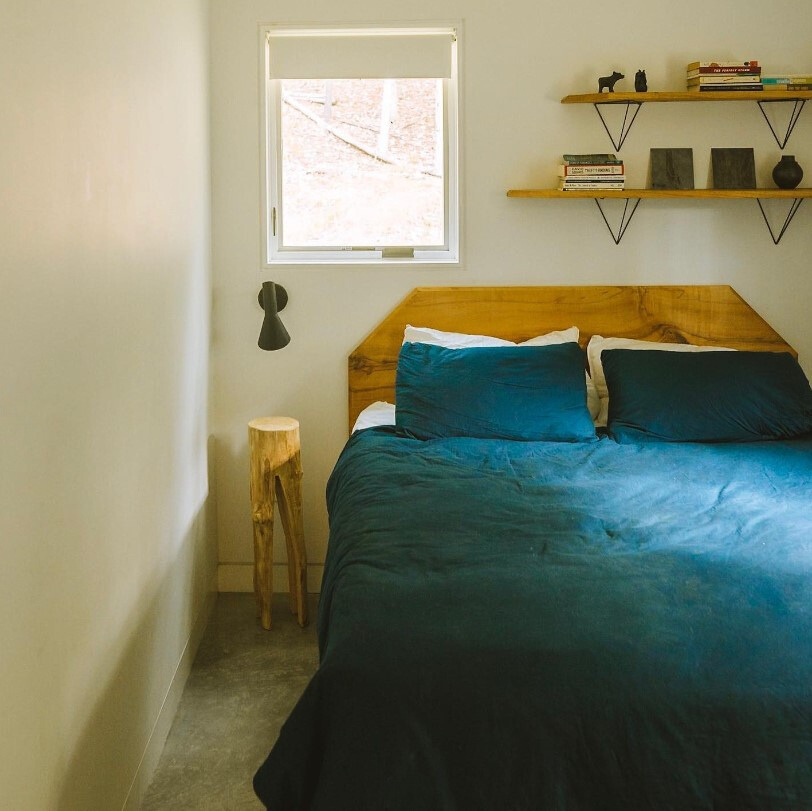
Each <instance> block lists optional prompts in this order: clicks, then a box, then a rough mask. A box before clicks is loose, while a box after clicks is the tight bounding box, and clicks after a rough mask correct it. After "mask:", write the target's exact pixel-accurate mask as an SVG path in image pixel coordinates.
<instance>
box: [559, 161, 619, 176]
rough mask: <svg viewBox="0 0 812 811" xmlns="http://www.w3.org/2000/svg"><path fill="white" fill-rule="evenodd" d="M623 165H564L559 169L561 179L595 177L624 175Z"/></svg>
mask: <svg viewBox="0 0 812 811" xmlns="http://www.w3.org/2000/svg"><path fill="white" fill-rule="evenodd" d="M623 171H624V169H623V164H622V163H580V164H572V163H562V164H561V165H560V166H559V167H558V176H559V177H592V176H594V175H622V174H623Z"/></svg>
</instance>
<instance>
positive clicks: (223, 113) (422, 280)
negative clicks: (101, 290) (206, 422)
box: [212, 0, 812, 590]
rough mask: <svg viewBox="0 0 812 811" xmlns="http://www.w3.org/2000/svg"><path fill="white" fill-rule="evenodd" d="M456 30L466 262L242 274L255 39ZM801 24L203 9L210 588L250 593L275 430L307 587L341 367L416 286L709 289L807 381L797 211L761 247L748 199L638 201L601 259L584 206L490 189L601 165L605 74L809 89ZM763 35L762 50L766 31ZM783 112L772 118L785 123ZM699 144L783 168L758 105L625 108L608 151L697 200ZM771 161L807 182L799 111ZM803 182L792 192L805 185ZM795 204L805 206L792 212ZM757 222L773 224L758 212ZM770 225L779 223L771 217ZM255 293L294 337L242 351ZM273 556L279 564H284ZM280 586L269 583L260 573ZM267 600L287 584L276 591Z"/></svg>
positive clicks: (255, 177)
mask: <svg viewBox="0 0 812 811" xmlns="http://www.w3.org/2000/svg"><path fill="white" fill-rule="evenodd" d="M407 15H408V17H410V18H412V19H421V20H435V19H441V20H446V19H462V20H464V35H465V39H464V53H463V59H464V67H463V70H464V99H463V102H464V106H463V115H464V120H463V126H462V144H463V149H464V166H463V173H462V174H463V181H464V195H463V212H464V217H465V220H464V238H465V241H464V253H465V261H464V264H463V266H462V267H461V268H460V269H459V270H430V269H419V268H415V269H402V268H401V269H390V268H387V269H374V268H358V267H353V268H350V267H324V268H313V267H293V266H289V267H279V268H276V269H273V270H269V271H264V270H262V267H261V258H260V224H259V223H260V214H259V200H260V174H259V155H260V138H259V133H260V126H259V104H258V99H259V87H258V70H257V59H258V56H257V48H258V45H257V41H258V36H257V27H258V23H267V22H281V23H343V22H356V21H372V22H375V21H381V22H386V21H402V20H403V19H404V17H405V16H407ZM810 25H812V8H811V7H809V6H806V5H804V4H798V3H797V2H787V0H777V2H774V3H772V4H770V6H769V11H768V12H765V6H764V5H763V4H759V3H755V2H752V1H751V0H719V2H716V3H712V4H708V3H706V2H700V0H682V2H680V3H674V2H667V0H649V2H647V3H636V4H634V5H632V4H628V3H627V4H622V3H621V4H606V3H603V2H598V1H597V0H586V1H585V2H583V3H580V4H578V5H577V6H573V4H571V3H561V2H549V0H543V1H542V2H538V0H510V2H504V3H494V2H492V0H415V2H412V3H410V4H408V6H404V5H403V3H402V2H399V1H398V2H394V0H351V1H350V0H313V1H312V2H308V3H305V4H302V3H301V2H294V0H276V2H270V1H269V0H213V2H212V173H213V234H214V239H213V246H214V252H213V258H214V301H215V309H214V341H213V364H214V370H215V381H216V386H215V434H216V438H217V439H216V442H217V459H218V469H217V485H216V490H217V500H218V534H219V546H220V587H221V589H223V590H229V589H250V584H251V574H250V573H251V567H250V562H251V559H252V557H251V556H252V547H251V523H250V515H249V510H248V503H247V494H246V470H247V454H246V427H245V424H246V422H247V421H248V420H249V419H251V418H252V417H255V416H259V415H264V414H284V415H290V416H294V417H297V418H298V419H299V420H300V422H301V433H302V442H303V452H302V456H303V466H304V470H305V479H304V487H305V493H304V499H305V510H306V514H305V522H306V525H305V531H306V534H307V542H308V554H309V558H310V560H311V562H313V563H314V564H316V565H314V566H313V567H311V578H310V581H311V585H313V584H315V583H317V582H318V577H319V575H320V567H319V566H318V565H317V564H318V563H319V562H321V561H323V556H324V552H325V545H326V538H327V518H326V511H325V507H324V486H325V482H326V479H327V476H328V475H329V472H330V470H331V468H332V466H333V464H334V462H335V459H336V457H337V455H338V453H339V451H340V450H341V447H342V444H343V442H344V440H345V438H346V422H347V418H346V413H347V405H346V358H347V355H348V354H349V353H350V352H351V351H352V349H353V348H354V347H355V346H356V345H357V344H358V343H359V342H360V340H361V339H362V338H363V337H364V336H365V334H366V333H367V332H368V331H369V330H370V329H371V328H372V326H373V325H374V324H376V323H377V322H378V321H379V320H380V319H381V317H382V316H383V315H384V314H385V313H386V312H388V311H389V310H390V309H391V308H392V307H393V306H394V305H395V304H396V303H397V302H398V301H399V300H400V299H401V298H402V296H403V295H405V293H406V292H408V291H409V290H410V289H411V288H413V287H415V286H417V285H425V284H434V285H458V284H466V285H495V284H505V285H515V284H539V285H543V284H570V283H571V284H639V283H651V284H656V283H677V284H680V283H700V284H701V283H725V284H731V285H733V286H734V287H735V288H736V289H737V290H738V291H739V293H741V294H742V295H743V296H744V297H745V298H746V299H747V300H748V301H749V302H750V303H751V304H752V305H753V306H754V307H755V308H756V309H757V310H758V311H759V312H760V313H761V314H762V315H763V316H764V317H765V318H766V319H767V320H768V321H769V322H770V323H771V324H772V325H773V326H774V327H775V328H776V329H777V330H778V331H779V332H780V333H781V334H782V335H783V336H784V337H785V338H786V339H787V340H788V341H789V342H790V343H791V344H793V345H794V346H795V347H796V348H797V349H798V350H799V352H800V354H801V359H802V361H803V362H804V363H805V368H806V370H807V373H810V372H812V327H810V321H809V318H808V314H807V313H808V307H809V301H810V293H812V274H810V268H809V255H810V249H811V248H812V236H810V222H812V219H810V218H812V210H806V207H802V208H801V210H800V211H799V213H798V215H797V217H796V220H795V222H794V223H793V225H792V226H791V228H790V230H789V231H788V233H787V235H786V236H785V238H784V241H783V242H782V243H781V244H780V245H779V246H778V247H775V246H774V245H773V244H772V241H771V239H770V237H769V234H768V233H767V230H766V227H765V226H764V224H763V222H762V220H761V215H760V214H759V211H758V208H757V206H756V204H755V203H754V202H753V201H708V202H699V201H675V202H666V201H644V203H643V204H641V208H640V210H639V211H638V212H637V214H636V215H635V219H634V221H633V222H632V224H631V226H630V229H629V231H628V234H627V235H626V237H625V239H624V241H623V242H622V243H621V244H620V246H618V247H616V246H615V245H614V244H613V243H612V241H611V239H610V237H609V234H608V233H607V231H606V228H605V226H604V224H603V222H602V220H601V219H600V215H599V213H598V211H597V209H596V207H595V205H594V203H593V202H592V201H590V200H585V201H562V202H554V201H527V200H508V199H507V198H506V197H505V191H506V190H507V189H509V188H519V187H534V186H538V187H553V185H554V182H555V168H556V165H557V163H558V162H559V160H560V156H561V154H562V153H563V152H592V151H612V148H611V145H610V143H609V140H608V138H607V137H606V135H605V134H604V132H603V128H602V127H601V125H600V121H599V120H598V118H597V116H596V114H595V112H594V111H593V109H592V108H591V106H589V105H579V106H570V105H566V106H565V105H562V104H560V103H559V101H560V99H561V97H562V96H564V95H566V94H568V93H577V92H593V90H595V89H596V84H597V83H596V77H598V76H601V75H604V74H606V73H608V72H610V71H611V70H612V69H615V68H616V69H620V70H622V71H623V72H624V73H625V74H626V77H627V78H626V81H625V83H624V84H623V85H620V84H619V85H618V88H617V89H618V90H620V89H622V88H624V89H632V88H633V79H634V72H635V70H637V69H638V68H645V69H646V71H647V75H648V82H649V88H650V89H651V90H658V89H662V90H666V89H681V88H684V81H685V78H684V77H685V65H686V64H687V63H688V62H689V61H692V60H694V59H713V58H717V59H725V58H727V59H733V58H743V59H747V58H756V59H760V60H761V62H762V64H763V65H765V66H766V67H767V69H768V71H769V70H772V71H775V72H779V71H786V70H791V71H793V72H799V71H812V56H810V52H809V37H808V32H809V30H810ZM779 31H780V34H779ZM784 115H786V113H784ZM711 146H720V147H734V146H742V147H744V146H752V147H754V148H755V151H756V161H757V169H758V174H759V182H760V184H761V185H765V186H769V185H771V181H770V178H769V173H770V170H771V168H772V166H773V165H774V164H775V163H776V162H777V160H778V158H779V155H780V151H779V149H778V147H777V145H776V143H775V142H774V141H773V139H772V136H771V135H770V133H769V130H768V128H767V125H766V124H765V123H764V121H763V119H762V117H761V114H760V112H759V110H758V108H757V106H756V105H755V104H752V103H746V104H745V103H736V104H732V103H730V104H690V105H687V104H670V105H653V104H649V105H646V106H644V107H643V109H642V112H641V113H640V115H639V117H638V120H637V122H636V123H635V125H634V129H633V130H632V133H631V135H630V136H629V139H628V141H627V143H626V144H625V145H624V147H623V151H622V153H621V155H622V156H623V157H624V159H625V160H626V162H627V166H628V174H629V184H628V185H629V186H630V187H635V186H636V187H639V186H645V185H646V171H647V166H648V150H649V148H650V147H692V148H693V149H694V156H695V164H696V174H697V185H698V186H704V185H706V183H707V167H708V165H709V160H710V148H711ZM784 151H785V153H790V154H795V155H796V156H797V157H798V160H799V162H800V163H801V165H802V166H805V167H806V169H807V174H808V179H810V178H812V114H810V112H809V111H806V112H805V113H804V115H803V116H802V118H801V121H800V123H799V124H798V126H797V128H796V131H795V133H794V135H793V137H792V140H791V141H790V144H789V147H788V148H787V149H786V150H784ZM807 185H808V184H807ZM808 205H809V204H808V203H807V206H808ZM775 216H778V213H777V212H776V214H775ZM782 218H783V215H782ZM263 279H272V280H274V281H277V282H280V283H281V284H283V285H284V286H285V287H286V288H287V290H288V293H289V294H290V303H289V305H288V308H287V309H286V310H285V312H284V313H283V320H284V321H285V324H286V326H287V328H288V330H289V332H290V334H291V336H292V340H291V343H290V345H289V346H288V347H287V348H285V349H283V350H282V351H279V352H273V353H264V352H262V351H261V350H259V349H257V347H256V339H257V335H258V332H259V327H260V323H261V312H260V310H259V308H258V306H257V303H256V295H257V291H258V290H259V287H260V284H261V282H262V280H263ZM280 551H281V550H279V551H278V552H277V556H278V560H280V561H281V560H283V559H284V558H283V556H282V555H281V554H280ZM283 572H284V570H283V569H282V567H278V571H277V574H278V575H282V574H283ZM278 582H279V585H280V586H281V585H282V584H283V582H284V580H283V579H282V578H281V577H279V580H278Z"/></svg>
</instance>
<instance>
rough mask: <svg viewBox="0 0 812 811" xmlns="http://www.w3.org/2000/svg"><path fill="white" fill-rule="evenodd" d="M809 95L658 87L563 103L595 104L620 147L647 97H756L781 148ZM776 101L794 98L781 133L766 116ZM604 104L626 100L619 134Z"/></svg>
mask: <svg viewBox="0 0 812 811" xmlns="http://www.w3.org/2000/svg"><path fill="white" fill-rule="evenodd" d="M808 99H812V91H810V90H722V91H707V92H701V91H699V90H695V91H690V90H657V91H652V92H650V93H649V92H646V93H580V94H576V95H572V96H564V98H563V99H561V103H562V104H591V105H593V106H594V108H595V112H596V113H597V114H598V117H599V118H600V120H601V124H603V128H604V129H605V130H606V134H607V135H608V136H609V140H611V142H612V146H614V148H615V149H617V150H618V151H620V149H621V148H622V147H623V142H624V141H625V140H626V136H627V135H628V134H629V131H630V130H631V128H632V124H634V120H635V118H637V114H638V113H639V112H640V108H641V107H642V106H643V104H644V103H645V102H647V101H649V102H680V101H755V102H756V103H757V104H758V109H759V110H761V114H762V115H763V116H764V120H765V121H766V122H767V126H768V127H769V128H770V132H771V133H772V134H773V138H775V142H776V143H777V144H778V146H779V148H780V149H783V148H784V147H785V146H786V145H787V141H789V137H790V135H792V131H793V130H794V129H795V125H796V124H797V123H798V118H799V117H800V115H801V111H802V110H803V108H804V105H805V104H806V102H807V100H808ZM774 102H784V103H787V102H792V112H791V113H790V116H789V122H788V123H787V128H786V130H785V131H784V132H783V133H781V134H779V133H778V132H776V130H775V127H774V126H773V124H772V122H771V121H770V119H769V118H768V117H767V112H766V110H765V105H766V104H772V103H774ZM605 104H609V105H614V104H625V105H626V114H625V115H624V116H623V122H622V124H621V125H620V132H619V133H618V135H617V138H616V137H615V136H614V135H613V134H612V132H611V130H610V129H609V127H608V125H607V123H606V119H605V118H604V117H603V113H602V112H601V107H602V106H603V105H605ZM632 107H634V112H633V113H632V116H631V118H629V110H630V109H631V108H632Z"/></svg>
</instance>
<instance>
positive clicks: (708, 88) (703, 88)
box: [688, 84, 764, 93]
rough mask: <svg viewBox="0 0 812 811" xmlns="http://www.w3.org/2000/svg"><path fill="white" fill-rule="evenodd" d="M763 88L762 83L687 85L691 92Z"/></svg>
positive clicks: (753, 90)
mask: <svg viewBox="0 0 812 811" xmlns="http://www.w3.org/2000/svg"><path fill="white" fill-rule="evenodd" d="M763 89H764V85H762V84H703V85H698V86H697V85H694V86H689V87H688V90H689V92H691V93H709V92H710V93H723V92H725V91H738V92H740V93H741V92H745V93H754V92H759V91H761V90H763Z"/></svg>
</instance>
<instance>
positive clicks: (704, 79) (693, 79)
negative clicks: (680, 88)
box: [688, 73, 761, 84]
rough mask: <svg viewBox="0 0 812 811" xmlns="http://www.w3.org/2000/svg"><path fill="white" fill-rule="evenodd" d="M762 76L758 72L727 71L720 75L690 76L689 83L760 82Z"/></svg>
mask: <svg viewBox="0 0 812 811" xmlns="http://www.w3.org/2000/svg"><path fill="white" fill-rule="evenodd" d="M760 81H761V76H758V75H756V74H742V73H725V74H724V75H719V76H689V77H688V84H729V83H733V84H736V83H737V82H738V83H739V84H758V83H759V82H760Z"/></svg>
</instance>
